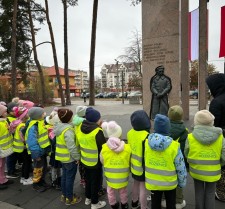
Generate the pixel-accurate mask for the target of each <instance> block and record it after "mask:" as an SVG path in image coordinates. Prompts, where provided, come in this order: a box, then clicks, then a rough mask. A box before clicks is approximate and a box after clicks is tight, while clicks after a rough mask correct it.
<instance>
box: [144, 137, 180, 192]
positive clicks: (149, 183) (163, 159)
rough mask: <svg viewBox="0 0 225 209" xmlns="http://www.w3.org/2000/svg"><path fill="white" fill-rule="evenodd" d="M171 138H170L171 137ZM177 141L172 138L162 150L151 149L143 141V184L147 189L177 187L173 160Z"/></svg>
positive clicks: (161, 189) (176, 151)
mask: <svg viewBox="0 0 225 209" xmlns="http://www.w3.org/2000/svg"><path fill="white" fill-rule="evenodd" d="M171 140H172V139H171ZM178 149H179V143H178V142H176V141H174V140H172V141H171V144H170V145H169V146H168V147H167V148H166V149H165V150H164V151H155V150H152V149H151V148H150V146H149V144H148V140H146V141H145V186H146V188H147V189H148V190H160V191H163V190H172V189H175V188H176V187H177V173H176V168H175V166H174V160H175V157H176V156H177V153H178Z"/></svg>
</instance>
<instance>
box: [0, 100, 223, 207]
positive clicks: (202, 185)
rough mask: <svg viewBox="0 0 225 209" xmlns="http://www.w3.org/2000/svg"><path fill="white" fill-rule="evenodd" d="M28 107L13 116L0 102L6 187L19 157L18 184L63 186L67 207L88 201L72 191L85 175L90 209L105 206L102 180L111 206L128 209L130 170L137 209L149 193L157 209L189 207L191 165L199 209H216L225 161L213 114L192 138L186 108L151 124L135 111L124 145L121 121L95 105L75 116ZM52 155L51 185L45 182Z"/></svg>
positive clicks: (199, 121) (198, 122) (0, 185)
mask: <svg viewBox="0 0 225 209" xmlns="http://www.w3.org/2000/svg"><path fill="white" fill-rule="evenodd" d="M27 103H29V102H28V101H24V102H21V103H20V104H18V103H17V104H13V105H12V104H10V105H9V104H8V106H7V107H8V113H9V114H10V115H8V116H7V107H6V105H5V104H0V127H1V129H0V189H4V188H6V187H7V185H9V184H11V183H13V182H12V181H11V180H8V179H7V178H6V176H5V174H4V170H5V158H6V157H7V158H10V156H13V155H14V154H15V153H16V154H18V153H20V156H22V157H21V163H22V175H21V179H20V182H21V183H23V184H24V185H29V184H33V189H34V190H36V191H38V192H43V191H45V190H46V189H48V188H49V187H50V186H54V187H55V188H56V189H61V191H62V195H61V198H60V199H61V201H62V202H64V203H65V204H66V205H71V204H75V203H79V202H80V201H81V200H82V198H81V197H80V196H78V195H76V194H74V191H73V185H74V181H75V176H76V173H77V170H79V171H80V176H81V183H82V185H83V186H84V187H85V201H84V203H85V205H91V209H98V208H102V207H104V206H105V205H106V202H105V201H99V194H98V192H100V191H101V190H102V185H103V176H105V180H106V183H107V195H108V202H109V204H110V206H111V208H112V209H118V208H119V207H120V206H121V208H122V209H128V208H129V203H128V189H127V186H128V181H129V175H130V173H131V175H132V178H133V185H132V202H131V207H132V209H137V208H139V207H140V208H141V209H146V208H147V199H146V196H147V190H149V191H150V193H151V208H152V209H161V207H166V208H167V209H175V208H176V209H179V208H183V207H185V206H186V202H185V200H184V198H183V188H184V187H185V185H186V181H187V170H186V168H187V169H189V171H190V175H191V176H192V178H193V179H194V186H195V199H196V208H200V209H213V208H215V201H214V193H215V185H216V182H217V181H218V180H219V178H220V167H221V164H224V162H225V141H224V138H223V135H222V130H221V129H220V128H216V127H214V126H213V122H214V116H213V115H212V114H211V113H210V112H209V111H208V110H201V111H198V112H197V113H196V114H195V117H194V130H193V132H192V133H189V131H188V129H187V128H186V127H185V126H184V123H183V120H182V117H183V110H182V108H181V107H180V106H178V105H176V106H172V107H170V108H169V112H168V117H167V116H165V115H161V114H157V115H156V117H155V119H154V123H153V124H152V126H153V127H151V122H150V119H149V117H148V115H147V113H146V112H145V111H144V110H137V111H135V112H133V113H132V114H131V117H130V122H131V125H132V129H131V130H129V131H128V133H127V143H125V142H124V141H123V140H121V136H122V128H121V126H119V125H118V123H116V122H115V121H109V122H103V121H102V119H101V114H100V112H99V111H97V110H96V109H94V108H92V107H86V106H78V107H77V108H76V114H75V115H73V112H72V110H70V109H66V108H61V109H58V108H54V110H53V111H52V113H51V114H50V115H49V116H47V117H46V114H45V111H44V109H43V108H42V107H38V106H34V104H33V105H31V103H29V107H28V106H26V105H25V104H27ZM9 107H10V108H9ZM47 156H50V162H49V163H50V165H51V179H52V185H48V184H47V183H46V181H45V174H46V171H47ZM13 159H15V158H13ZM9 162H11V164H10V166H9V167H8V164H7V169H8V172H9V168H10V167H12V171H10V172H11V173H8V174H9V175H11V177H12V175H16V174H15V170H13V164H12V160H11V161H10V160H9ZM14 164H15V163H14ZM14 166H15V165H14ZM32 169H33V177H32V178H30V176H29V174H30V171H31V170H32ZM146 189H147V190H146ZM116 192H119V197H120V200H117V198H116V197H117V194H116Z"/></svg>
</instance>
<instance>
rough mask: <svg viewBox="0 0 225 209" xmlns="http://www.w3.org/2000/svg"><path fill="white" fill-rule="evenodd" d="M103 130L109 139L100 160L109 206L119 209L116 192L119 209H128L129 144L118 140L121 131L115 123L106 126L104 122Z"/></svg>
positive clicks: (103, 147) (111, 122)
mask: <svg viewBox="0 0 225 209" xmlns="http://www.w3.org/2000/svg"><path fill="white" fill-rule="evenodd" d="M103 129H104V132H106V133H107V136H108V137H109V138H108V140H107V142H106V143H105V144H104V145H103V146H102V151H101V153H100V160H101V162H102V164H103V167H104V173H105V177H106V182H107V194H108V200H109V204H110V206H111V208H112V209H118V208H119V202H117V199H116V192H117V191H118V192H119V196H120V202H121V208H122V209H128V208H129V206H128V191H127V185H128V180H129V174H130V156H131V148H130V145H129V144H125V143H124V141H122V140H120V137H121V135H122V129H121V127H120V126H119V125H118V124H117V123H116V122H115V121H110V122H108V123H107V125H106V122H105V124H104V127H103Z"/></svg>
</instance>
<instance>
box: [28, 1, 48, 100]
mask: <svg viewBox="0 0 225 209" xmlns="http://www.w3.org/2000/svg"><path fill="white" fill-rule="evenodd" d="M30 3H31V0H28V16H29V23H30V30H31V37H32V40H31V41H32V47H33V53H34V61H35V63H36V66H37V68H38V73H39V76H40V82H41V99H42V101H41V103H42V104H46V95H45V79H44V74H43V71H42V68H41V65H40V62H39V60H38V55H37V49H36V47H37V46H36V39H35V31H34V24H33V19H32V14H31V8H30Z"/></svg>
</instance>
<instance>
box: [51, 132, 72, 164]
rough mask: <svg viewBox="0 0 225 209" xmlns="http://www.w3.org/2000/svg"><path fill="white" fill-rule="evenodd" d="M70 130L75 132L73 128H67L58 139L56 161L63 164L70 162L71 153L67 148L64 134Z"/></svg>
mask: <svg viewBox="0 0 225 209" xmlns="http://www.w3.org/2000/svg"><path fill="white" fill-rule="evenodd" d="M68 130H71V131H73V129H72V128H66V129H65V130H63V132H62V133H61V134H60V135H59V136H57V137H56V150H55V159H56V160H59V161H61V162H68V161H69V160H70V152H69V150H68V148H67V146H66V142H65V138H64V134H65V132H66V131H68Z"/></svg>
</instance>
